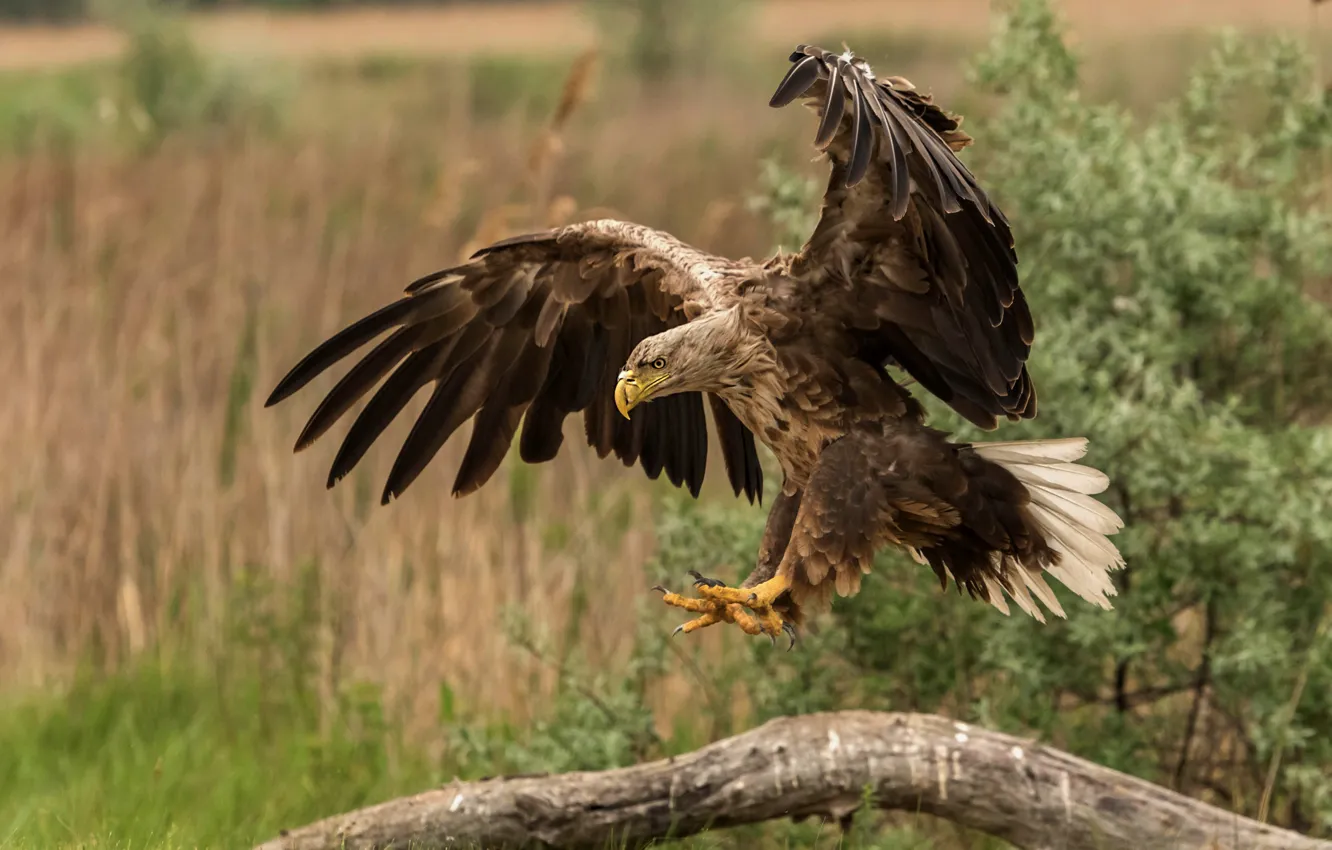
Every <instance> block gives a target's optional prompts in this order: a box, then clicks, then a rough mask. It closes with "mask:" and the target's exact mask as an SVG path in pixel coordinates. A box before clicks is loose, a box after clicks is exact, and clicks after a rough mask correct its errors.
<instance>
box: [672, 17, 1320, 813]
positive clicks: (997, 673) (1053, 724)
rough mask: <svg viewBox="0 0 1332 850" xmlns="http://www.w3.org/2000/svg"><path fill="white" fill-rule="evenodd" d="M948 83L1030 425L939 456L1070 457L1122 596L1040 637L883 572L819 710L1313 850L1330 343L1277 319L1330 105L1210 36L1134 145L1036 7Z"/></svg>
mask: <svg viewBox="0 0 1332 850" xmlns="http://www.w3.org/2000/svg"><path fill="white" fill-rule="evenodd" d="M975 70H976V73H975V79H976V81H977V82H978V83H979V85H980V86H981V87H982V89H983V90H984V91H985V92H986V93H989V94H991V95H997V96H1001V98H1002V102H1001V105H1000V108H999V109H998V110H997V113H996V114H995V115H994V116H993V118H992V119H990V120H988V121H986V122H984V123H983V125H982V126H979V127H978V128H974V134H975V135H976V137H977V139H978V142H977V145H976V148H975V157H977V158H979V159H980V161H979V162H974V163H973V167H974V168H975V169H976V170H977V171H978V173H979V174H980V176H981V178H982V179H983V180H984V181H985V183H986V184H987V185H988V186H990V187H991V188H992V189H993V191H994V193H995V194H996V195H997V197H998V198H999V199H1000V201H1001V203H1002V204H1003V206H1004V207H1005V209H1006V210H1007V211H1008V213H1009V215H1010V218H1011V219H1012V220H1013V221H1014V222H1015V228H1016V234H1017V239H1018V250H1019V255H1020V258H1021V270H1022V272H1023V279H1024V282H1025V286H1024V288H1025V290H1026V291H1027V293H1028V296H1029V299H1030V301H1031V303H1032V305H1033V311H1034V313H1035V315H1036V320H1037V341H1036V346H1035V350H1034V352H1033V360H1032V370H1033V375H1034V377H1035V379H1036V381H1037V387H1038V394H1039V397H1040V400H1041V415H1040V417H1039V418H1038V419H1037V420H1035V421H1034V422H1032V423H1030V424H1023V425H1021V426H1014V425H1009V426H1007V427H1006V428H1005V429H1004V430H1003V432H1002V434H1001V435H985V434H983V433H981V432H979V431H977V430H976V429H974V428H971V427H970V426H967V425H966V424H965V423H963V422H962V421H961V420H960V418H958V417H956V416H953V415H951V413H950V412H948V411H946V410H945V409H944V408H943V405H939V404H935V405H932V411H933V415H934V417H935V420H936V422H942V423H944V426H943V427H950V428H952V429H953V431H954V433H955V434H956V435H957V437H958V438H959V439H979V440H984V439H1021V438H1039V437H1050V436H1071V435H1086V436H1087V437H1089V438H1090V440H1091V451H1090V454H1089V462H1091V463H1093V464H1094V465H1096V466H1098V467H1100V468H1102V469H1104V470H1105V471H1106V472H1107V473H1108V474H1109V475H1110V477H1111V480H1112V482H1113V483H1112V485H1111V489H1110V491H1109V492H1108V494H1107V498H1108V500H1109V502H1110V503H1111V504H1112V506H1113V507H1114V508H1115V509H1116V510H1117V511H1118V512H1119V513H1120V514H1121V516H1123V517H1124V518H1125V521H1126V523H1127V528H1126V529H1125V531H1124V532H1122V533H1121V535H1120V536H1119V537H1118V543H1119V545H1120V547H1121V549H1122V551H1123V552H1124V553H1125V555H1126V558H1127V561H1128V568H1127V569H1126V570H1125V571H1124V572H1123V573H1122V575H1121V576H1120V577H1119V588H1120V595H1119V597H1118V598H1117V600H1116V610H1115V611H1113V612H1102V611H1099V610H1097V609H1094V608H1090V607H1089V606H1087V605H1085V604H1083V603H1081V602H1080V601H1078V600H1076V599H1071V598H1066V599H1065V607H1066V609H1067V610H1068V611H1069V614H1070V617H1069V620H1068V621H1067V622H1055V623H1051V624H1049V625H1046V626H1041V625H1039V624H1037V623H1035V622H1033V621H1032V620H1030V619H1028V618H1025V617H1014V618H1012V619H1005V618H1003V617H1002V616H999V615H998V614H997V613H996V612H995V611H993V610H992V609H990V608H988V607H987V606H982V605H978V604H975V603H972V602H970V601H969V600H966V599H964V598H957V597H955V596H954V595H953V594H946V595H941V594H940V593H939V591H938V586H937V584H936V583H935V580H934V577H933V576H932V575H931V574H929V572H928V571H927V570H922V569H920V568H919V567H917V566H916V565H915V564H914V563H912V562H910V561H909V560H908V559H906V558H904V557H900V556H898V555H897V554H886V555H884V556H883V557H881V558H880V560H879V562H878V564H877V570H876V575H875V576H874V578H873V579H872V580H871V581H868V582H866V584H865V587H864V590H863V592H862V593H861V594H860V596H858V597H856V598H854V599H852V600H842V601H840V602H839V604H838V605H837V606H836V611H835V623H834V628H833V630H832V631H833V632H834V633H835V634H837V635H839V643H838V644H837V649H838V652H837V653H836V655H837V657H838V658H839V659H845V660H846V661H847V662H849V663H850V664H851V665H853V668H854V669H853V671H852V673H851V674H850V675H843V676H837V677H825V679H824V681H822V682H820V683H819V684H820V685H822V686H823V687H824V688H825V690H824V691H823V692H821V694H820V697H819V699H818V700H817V702H819V703H836V704H843V705H847V704H856V705H869V706H875V707H882V708H892V709H921V710H940V709H942V710H946V711H949V712H951V713H953V714H955V715H957V716H960V717H965V718H967V719H972V720H975V721H977V722H980V723H984V724H988V725H992V726H996V727H999V728H1006V729H1019V730H1029V731H1032V732H1035V733H1038V734H1039V735H1040V736H1041V737H1042V738H1044V739H1046V740H1051V741H1053V742H1055V743H1056V744H1058V745H1061V746H1064V747H1067V748H1069V749H1071V750H1073V751H1074V752H1078V753H1080V754H1082V755H1084V756H1087V757H1089V758H1092V759H1094V760H1097V761H1099V762H1101V763H1104V764H1108V765H1110V766H1112V767H1117V768H1121V769H1125V770H1129V771H1132V772H1135V773H1138V774H1141V775H1143V776H1146V777H1148V778H1151V779H1153V780H1156V781H1159V782H1163V783H1165V784H1167V785H1172V786H1175V787H1179V788H1181V789H1183V790H1185V791H1187V792H1190V793H1195V794H1200V795H1203V796H1206V797H1210V798H1213V799H1215V800H1217V801H1219V802H1221V803H1222V804H1223V805H1226V806H1229V807H1233V808H1234V809H1236V810H1239V811H1243V812H1246V813H1248V814H1255V813H1257V812H1258V811H1259V810H1260V808H1262V807H1264V806H1266V805H1267V804H1266V803H1264V802H1262V801H1263V800H1264V799H1265V798H1266V797H1267V796H1268V795H1270V796H1271V818H1272V819H1273V820H1275V821H1280V822H1283V823H1285V824H1287V825H1290V826H1293V827H1295V828H1298V829H1302V830H1306V831H1313V832H1318V833H1329V832H1332V778H1329V777H1332V739H1329V738H1328V737H1327V736H1326V735H1322V734H1319V731H1318V730H1327V729H1329V728H1332V645H1330V644H1332V641H1329V640H1328V631H1329V629H1328V623H1329V618H1332V570H1329V569H1328V564H1329V563H1332V515H1329V514H1328V511H1327V506H1328V505H1329V504H1332V430H1330V429H1329V427H1328V426H1327V424H1326V423H1327V422H1328V417H1329V415H1330V414H1332V370H1329V369H1328V364H1332V315H1329V311H1328V309H1327V307H1326V306H1325V305H1324V304H1321V303H1318V302H1316V301H1315V300H1313V299H1311V298H1310V297H1308V296H1307V295H1306V294H1305V293H1306V290H1307V289H1308V288H1309V287H1311V286H1312V285H1314V284H1317V283H1319V282H1322V281H1325V280H1326V279H1327V276H1328V274H1329V272H1332V229H1330V228H1329V221H1328V208H1327V204H1326V175H1323V174H1320V173H1319V171H1318V170H1317V169H1318V163H1319V161H1320V160H1319V155H1320V154H1322V153H1325V152H1326V150H1327V147H1328V144H1329V143H1328V139H1329V134H1328V132H1327V131H1328V129H1329V121H1332V109H1329V100H1328V97H1327V95H1325V94H1324V93H1323V92H1322V91H1320V90H1319V89H1318V88H1317V87H1316V86H1315V85H1314V79H1313V74H1312V72H1311V63H1310V60H1309V57H1308V56H1307V55H1306V54H1305V52H1304V51H1303V50H1302V49H1301V47H1300V46H1299V45H1298V44H1296V43H1293V42H1291V41H1288V40H1285V39H1281V38H1268V39H1263V40H1252V41H1242V40H1240V39H1239V38H1237V37H1235V36H1233V35H1227V36H1224V37H1222V38H1221V39H1220V40H1219V42H1218V43H1217V44H1216V46H1215V48H1214V50H1213V52H1212V54H1211V56H1210V58H1209V59H1208V60H1207V61H1206V62H1204V63H1203V65H1202V66H1201V67H1200V68H1198V69H1197V70H1196V72H1195V73H1194V75H1193V76H1192V79H1191V82H1190V84H1189V86H1188V88H1187V91H1186V92H1185V94H1184V95H1183V96H1182V97H1181V98H1179V99H1178V100H1177V101H1175V102H1172V103H1170V104H1168V105H1167V106H1165V107H1164V108H1163V109H1161V110H1160V111H1159V113H1158V114H1157V115H1156V116H1155V117H1154V119H1153V120H1151V121H1150V122H1149V123H1146V124H1145V125H1143V126H1137V125H1135V123H1134V122H1133V121H1132V119H1131V118H1130V116H1129V115H1128V114H1127V113H1126V112H1125V111H1124V109H1123V108H1122V107H1120V106H1117V105H1106V106H1093V105H1089V104H1088V103H1087V102H1086V101H1085V100H1084V99H1083V98H1082V97H1080V95H1079V91H1078V76H1077V61H1076V57H1075V56H1074V55H1073V54H1072V53H1071V52H1070V51H1069V50H1068V49H1067V48H1066V47H1065V45H1064V43H1063V41H1062V39H1061V37H1060V32H1059V29H1058V27H1057V25H1056V21H1055V19H1054V17H1053V15H1052V13H1051V12H1050V9H1049V7H1048V5H1047V4H1046V3H1045V2H1043V0H1022V2H1019V3H1017V4H1016V7H1015V8H1014V9H1013V11H1012V12H1011V13H1010V14H1009V15H1007V16H1006V17H1005V18H1004V23H1003V25H1002V26H1001V28H1000V29H999V31H998V32H997V34H996V36H995V39H994V42H993V44H992V45H991V47H990V49H989V51H988V53H987V54H985V55H984V56H983V57H982V58H981V59H980V61H979V63H978V65H977V67H976V69H975ZM761 205H763V206H766V208H768V209H770V210H771V211H772V214H773V215H774V217H775V218H776V219H777V220H778V222H779V223H781V224H782V225H783V228H784V229H788V230H791V231H793V232H803V233H807V232H808V230H807V229H806V228H807V225H808V222H802V221H801V211H803V210H809V209H815V208H816V207H817V204H816V198H815V197H814V196H813V194H812V193H811V192H810V191H809V187H807V186H803V185H801V184H799V183H797V182H793V181H792V180H782V179H780V178H776V179H774V178H770V179H769V181H768V188H767V191H766V196H765V197H764V199H763V200H762V201H761ZM688 516H689V515H688V514H685V513H681V512H679V511H677V512H676V514H675V515H674V516H673V518H672V519H670V520H668V522H670V523H678V522H680V521H681V518H683V517H688ZM670 527H671V526H670V525H668V526H667V529H669V528H670ZM753 539H754V535H753V533H752V529H749V530H747V531H746V536H745V544H746V545H745V546H743V547H740V548H743V549H748V551H751V552H752V548H750V547H749V544H750V543H752V542H753ZM759 652H760V653H762V652H766V647H763V648H761V649H760V650H759ZM805 664H806V662H802V663H801V666H802V667H803V666H805ZM768 666H769V668H770V667H771V665H770V664H769V665H768ZM809 666H810V667H811V668H812V669H813V670H816V671H817V670H819V669H820V665H818V664H814V665H809ZM784 675H791V674H790V673H786V674H784ZM773 690H774V691H775V692H777V693H778V694H780V693H782V692H783V690H782V688H780V687H774V688H773ZM804 699H805V700H806V701H809V692H808V691H807V690H806V691H805V693H804ZM789 708H791V709H793V710H795V709H799V708H800V706H789ZM1269 773H1270V774H1271V778H1269Z"/></svg>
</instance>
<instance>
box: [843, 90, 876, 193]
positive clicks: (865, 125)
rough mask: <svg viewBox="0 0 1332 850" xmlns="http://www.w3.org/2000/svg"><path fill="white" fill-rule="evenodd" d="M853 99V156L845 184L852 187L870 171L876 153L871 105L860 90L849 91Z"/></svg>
mask: <svg viewBox="0 0 1332 850" xmlns="http://www.w3.org/2000/svg"><path fill="white" fill-rule="evenodd" d="M848 94H849V95H850V96H851V101H852V107H853V109H852V116H851V118H852V129H851V132H852V136H851V158H850V164H849V166H848V167H847V171H846V180H845V183H844V185H845V186H846V188H848V189H850V188H851V187H852V186H855V185H856V184H857V183H859V182H860V181H861V180H864V179H865V173H866V172H867V171H869V166H870V159H871V157H873V155H874V134H873V132H872V128H871V125H870V116H869V107H868V106H867V105H866V104H865V96H864V95H863V94H862V93H861V92H860V91H858V90H854V89H853V90H852V91H850V92H848Z"/></svg>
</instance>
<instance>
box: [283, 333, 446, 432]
mask: <svg viewBox="0 0 1332 850" xmlns="http://www.w3.org/2000/svg"><path fill="white" fill-rule="evenodd" d="M424 330H425V327H424V326H421V325H417V326H415V327H406V328H400V329H398V330H396V331H394V332H393V333H392V334H390V335H389V336H388V337H386V338H385V339H384V340H383V341H382V342H380V343H379V344H378V345H376V346H375V347H374V348H373V349H372V350H371V351H370V353H369V354H367V355H366V356H365V357H363V358H362V359H361V361H360V362H359V363H357V364H356V365H355V366H353V367H352V368H351V371H349V372H347V374H346V375H344V376H343V377H342V380H340V381H338V383H337V385H336V386H334V387H333V389H331V390H329V393H328V395H326V396H324V400H323V401H321V402H320V403H319V406H318V407H316V408H315V411H314V413H312V414H310V419H309V421H307V422H306V423H305V428H304V429H302V430H301V435H300V436H299V437H297V438H296V447H295V451H298V452H299V451H303V450H304V449H306V448H308V447H309V446H310V444H311V443H313V442H314V441H315V440H317V439H319V438H320V437H322V436H323V435H324V434H325V433H326V432H327V431H328V429H329V428H331V427H332V426H333V423H335V422H337V421H338V420H339V419H340V418H342V414H344V413H346V412H347V411H348V410H349V409H350V408H351V406H352V405H353V404H355V403H356V402H357V400H358V399H360V398H361V396H363V395H365V394H366V392H368V391H369V389H370V388H371V387H372V386H374V385H375V382H376V381H378V380H379V379H380V378H382V377H384V376H385V375H387V374H388V372H389V370H390V369H392V368H393V367H394V366H396V365H397V364H398V362H399V361H401V360H402V358H404V357H406V356H407V354H408V353H409V352H410V351H411V350H412V347H413V346H414V345H416V343H417V341H418V340H419V339H420V338H421V337H422V336H423V331H424ZM434 341H435V340H431V342H434Z"/></svg>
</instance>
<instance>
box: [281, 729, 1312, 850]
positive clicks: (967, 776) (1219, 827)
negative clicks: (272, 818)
mask: <svg viewBox="0 0 1332 850" xmlns="http://www.w3.org/2000/svg"><path fill="white" fill-rule="evenodd" d="M867 789H868V794H869V796H870V798H872V799H873V801H874V804H875V805H876V806H879V807H881V808H884V809H894V810H905V811H923V812H928V813H929V814H932V815H936V816H938V817H941V818H945V819H947V820H949V821H952V822H954V823H956V824H959V825H962V826H965V827H970V828H972V829H977V830H981V831H983V832H986V833H989V834H991V835H994V836H996V837H998V838H1001V839H1004V840H1006V841H1008V842H1010V843H1011V844H1013V845H1016V846H1017V847H1020V848H1029V850H1082V848H1086V850H1093V849H1094V850H1119V849H1120V848H1122V850H1153V849H1154V848H1158V847H1159V848H1175V849H1176V850H1182V848H1199V850H1201V849H1202V848H1206V850H1240V848H1243V850H1332V841H1320V840H1317V839H1313V838H1309V837H1307V836H1304V835H1299V834H1297V833H1293V832H1288V831H1286V830H1282V829H1277V828H1275V827H1271V826H1266V825H1264V824H1261V823H1258V822H1257V821H1254V820H1251V819H1249V818H1245V817H1241V816H1239V815H1236V814H1233V813H1230V812H1227V811H1224V810H1222V809H1218V808H1216V807H1214V806H1210V805H1208V804H1206V803H1203V802H1200V801H1198V800H1194V799H1191V798H1189V797H1185V796H1183V795H1181V794H1177V793H1175V792H1173V791H1170V790H1168V789H1166V788H1162V787H1160V786H1157V785H1153V784H1152V783H1150V782H1146V781H1144V780H1141V779H1137V778H1135V777H1132V776H1128V775H1126V774H1123V773H1119V772H1118V771H1114V770H1111V769H1109V768H1106V767H1101V766H1100V765H1097V764H1093V763H1092V762H1089V761H1086V760H1085V759H1081V758H1077V757H1076V756H1072V755H1069V754H1068V753H1065V752H1062V751H1060V750H1056V749H1052V748H1050V747H1046V746H1042V745H1040V744H1035V743H1032V742H1030V741H1026V740H1023V739H1021V738H1017V737H1014V736H1011V735H1005V734H1001V733H998V732H991V731H987V730H985V729H980V728H977V727H975V726H970V725H968V724H965V723H958V722H955V721H952V720H949V719H947V718H944V717H938V716H935V715H921V714H885V713H878V712H868V711H846V712H834V713H826V714H812V715H806V716H803V717H785V718H779V719H777V720H773V721H770V722H768V723H766V724H764V725H763V726H760V727H759V728H757V729H753V730H751V731H749V732H746V733H744V734H741V735H737V736H735V737H732V738H727V739H725V740H722V741H717V742H716V743H714V744H710V745H708V746H706V747H703V748H702V749H699V750H695V751H694V752H691V753H687V754H685V755H681V756H675V757H673V758H667V759H662V760H660V761H655V762H651V763H648V764H642V765H637V766H635V767H626V768H619V769H616V770H604V771H597V772H582V773H565V774H552V775H544V776H525V777H510V778H499V779H490V780H485V781H481V782H456V783H453V784H451V785H448V786H446V787H444V788H439V789H436V790H432V791H426V792H425V793H422V794H417V795H415V796H412V797H404V798H402V799H397V800H390V801H389V802H386V803H381V804H379V805H376V806H371V807H369V808H365V809H361V810H359V811H355V812H350V813H348V814H344V815H339V816H336V817H332V818H328V819H326V820H322V821H319V822H317V823H313V824H310V825H309V826H305V827H302V828H300V829H296V830H292V831H290V832H284V833H283V834H282V836H280V837H279V838H276V839H274V840H272V841H269V842H267V843H265V844H263V845H261V846H260V850H316V848H319V850H322V849H323V848H328V850H334V848H346V850H369V848H387V847H389V846H392V847H407V846H410V847H413V848H435V847H439V848H443V847H449V848H459V847H488V848H490V847H496V848H498V847H521V846H538V847H540V846H545V847H558V848H572V847H596V848H601V847H607V846H614V847H638V846H643V845H645V844H647V843H649V842H651V841H653V840H661V839H664V838H680V837H684V836H687V835H692V834H695V833H698V832H702V831H704V830H707V829H719V828H724V827H728V826H737V825H740V824H749V823H758V822H760V821H766V820H772V819H776V818H781V817H802V816H822V817H828V818H834V819H841V818H844V817H846V816H847V815H849V814H850V813H851V812H853V811H854V810H855V809H856V808H857V807H858V806H859V805H860V804H861V803H862V801H863V800H864V799H866V793H867Z"/></svg>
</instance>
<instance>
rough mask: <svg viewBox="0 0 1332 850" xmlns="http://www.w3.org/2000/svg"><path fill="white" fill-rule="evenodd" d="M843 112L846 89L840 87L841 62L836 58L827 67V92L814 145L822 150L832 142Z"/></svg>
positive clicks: (844, 109) (844, 110)
mask: <svg viewBox="0 0 1332 850" xmlns="http://www.w3.org/2000/svg"><path fill="white" fill-rule="evenodd" d="M845 112H846V90H845V89H844V88H843V87H842V63H841V61H840V60H838V61H835V62H833V63H832V64H831V65H830V66H829V67H828V94H827V97H826V98H825V99H824V101H823V117H822V119H820V121H819V130H818V133H816V134H815V136H814V147H816V148H818V149H819V150H823V149H824V148H826V147H828V145H829V144H831V143H832V140H833V136H835V135H836V134H837V128H838V127H839V126H840V125H841V123H842V115H843V114H845Z"/></svg>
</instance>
